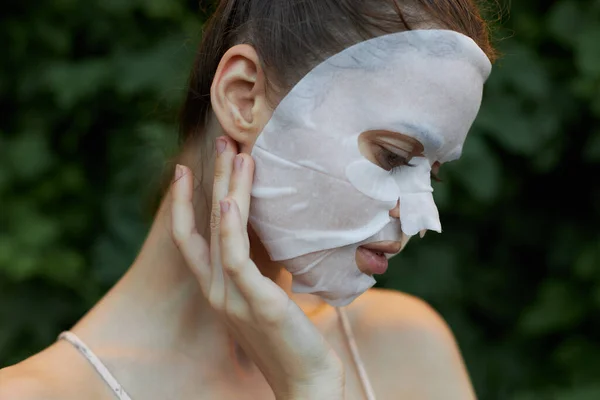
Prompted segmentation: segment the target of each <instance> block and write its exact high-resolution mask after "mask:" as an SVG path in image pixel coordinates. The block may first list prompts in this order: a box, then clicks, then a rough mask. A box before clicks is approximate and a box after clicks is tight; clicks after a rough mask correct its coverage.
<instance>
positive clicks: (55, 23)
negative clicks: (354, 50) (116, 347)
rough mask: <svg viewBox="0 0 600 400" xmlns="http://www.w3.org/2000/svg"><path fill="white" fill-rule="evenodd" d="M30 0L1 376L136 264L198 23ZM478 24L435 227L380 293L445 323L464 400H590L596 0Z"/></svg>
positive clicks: (4, 247)
mask: <svg viewBox="0 0 600 400" xmlns="http://www.w3.org/2000/svg"><path fill="white" fill-rule="evenodd" d="M27 3H28V2H25V1H14V0H9V1H5V2H3V6H2V12H1V13H0V43H2V44H3V46H2V51H1V52H0V367H1V366H5V365H9V364H11V363H14V362H17V361H19V360H21V359H23V358H25V357H27V356H28V355H31V354H32V353H34V352H36V351H39V350H40V349H42V348H43V347H45V346H47V345H48V344H50V343H51V342H52V341H53V340H54V338H55V337H56V335H57V333H59V332H60V331H61V330H63V329H65V328H68V327H70V326H71V325H72V324H73V323H74V322H75V321H76V320H77V319H78V318H79V317H80V316H81V315H82V314H83V313H84V312H85V311H86V310H87V309H89V308H90V307H91V306H92V305H93V304H94V303H95V302H96V301H97V300H98V298H99V297H100V296H101V295H102V294H103V293H104V292H105V291H106V290H107V288H109V287H110V286H111V285H112V284H113V283H114V282H115V281H116V280H117V279H118V278H119V277H120V276H121V274H122V273H123V272H124V271H125V269H126V268H127V267H128V266H129V264H130V263H131V261H132V260H133V258H134V257H135V255H136V252H137V250H138V248H139V245H140V243H141V241H142V240H143V238H144V234H145V232H146V230H147V228H148V223H149V221H150V218H149V216H150V215H151V214H150V210H151V205H152V201H151V198H152V194H153V193H155V190H156V186H157V185H158V183H159V181H160V179H161V175H162V171H163V170H164V163H165V160H166V159H167V158H168V157H169V156H172V155H173V154H174V151H175V149H176V133H175V132H176V130H175V125H174V124H175V114H176V109H177V106H178V104H179V101H180V99H181V98H182V90H183V88H184V85H185V80H186V77H187V72H188V69H189V68H190V62H191V59H192V57H193V54H194V51H195V46H196V44H197V42H198V40H199V32H200V28H201V24H202V20H203V19H204V16H202V14H201V13H199V12H198V7H197V3H196V2H195V1H184V0H128V1H124V0H87V1H85V2H83V1H77V0H39V1H37V2H35V6H31V5H29V4H27ZM489 15H490V17H491V18H492V19H493V20H497V21H496V22H494V25H495V26H496V28H495V36H496V39H497V44H498V47H499V48H500V50H501V52H502V54H503V56H502V59H501V60H500V61H499V62H498V63H497V64H496V65H495V69H494V71H493V73H492V77H491V79H490V81H489V83H488V85H487V89H486V93H485V99H484V104H483V108H482V110H481V113H480V116H479V118H478V120H477V122H476V126H475V127H474V129H473V131H472V133H471V136H470V138H469V139H468V140H467V145H466V148H465V154H464V157H463V158H462V159H461V160H460V161H457V162H455V163H452V164H450V165H447V166H445V167H444V171H443V172H442V174H441V175H442V178H443V180H444V182H443V183H441V184H436V185H435V196H436V200H437V201H438V204H439V208H440V213H441V216H442V223H443V225H444V230H445V233H444V235H436V234H431V233H430V234H428V235H427V236H426V238H425V239H423V240H418V239H415V240H414V242H413V243H411V246H409V248H408V250H407V251H406V252H405V253H403V254H402V255H401V256H399V257H398V260H397V265H396V266H395V267H394V268H391V269H390V272H389V273H388V275H387V276H385V277H384V279H382V280H381V282H380V284H381V285H382V286H385V287H390V288H395V289H399V290H403V291H406V292H409V293H414V294H416V295H418V296H421V297H422V298H424V299H425V300H427V301H428V302H430V303H431V304H432V305H433V306H434V307H435V308H436V309H438V310H439V311H440V312H441V313H442V314H443V316H444V317H445V318H446V319H447V321H448V322H449V324H450V325H451V327H452V329H453V331H454V333H455V334H456V336H457V339H458V341H459V343H460V346H461V348H462V350H463V352H464V356H465V359H466V361H467V364H468V367H469V370H470V372H471V375H472V378H473V381H474V384H475V386H476V389H477V392H478V394H479V396H480V398H481V399H483V400H488V399H490V400H491V399H515V400H528V399H559V400H593V399H600V336H599V334H600V323H599V322H598V321H599V318H598V312H599V311H600V237H599V235H598V230H597V225H598V224H599V223H600V221H599V216H600V186H599V180H598V174H599V172H600V124H599V123H598V122H599V119H600V1H598V0H586V1H583V0H582V1H574V0H560V1H548V0H526V1H518V2H514V3H513V4H512V5H510V4H504V5H502V7H501V9H494V8H492V11H491V12H490V13H489Z"/></svg>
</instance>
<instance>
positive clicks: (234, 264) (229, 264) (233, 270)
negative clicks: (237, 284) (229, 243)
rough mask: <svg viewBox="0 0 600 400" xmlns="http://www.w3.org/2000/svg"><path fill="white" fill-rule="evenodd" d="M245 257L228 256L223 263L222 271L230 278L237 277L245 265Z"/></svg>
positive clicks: (238, 255) (237, 255)
mask: <svg viewBox="0 0 600 400" xmlns="http://www.w3.org/2000/svg"><path fill="white" fill-rule="evenodd" d="M245 258H246V257H243V256H241V255H240V254H235V255H234V254H229V255H227V257H226V258H225V259H224V261H223V269H224V270H225V272H227V275H229V276H231V277H232V278H235V277H238V276H239V275H240V274H241V273H242V271H243V269H244V267H245V265H246V259H245Z"/></svg>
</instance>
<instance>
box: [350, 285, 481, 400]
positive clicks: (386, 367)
mask: <svg viewBox="0 0 600 400" xmlns="http://www.w3.org/2000/svg"><path fill="white" fill-rule="evenodd" d="M348 314H349V318H350V320H351V323H352V327H353V330H354V331H355V335H356V338H357V341H358V346H359V347H360V348H361V355H364V356H363V357H364V358H365V362H366V363H367V364H370V368H369V369H371V370H377V371H376V372H377V374H378V375H379V376H383V377H387V379H385V378H384V379H382V380H380V381H379V384H380V385H381V386H385V387H386V388H387V390H400V391H402V392H404V393H406V396H408V397H407V398H413V399H420V398H424V399H425V398H426V399H438V398H439V399H444V400H451V399H460V400H465V399H473V398H474V397H475V396H474V394H473V389H472V386H471V383H470V380H469V377H468V374H467V371H466V368H465V366H464V362H463V359H462V356H461V354H460V351H459V349H458V345H457V343H456V340H455V338H454V335H453V334H452V331H451V330H450V328H449V326H448V324H447V323H446V322H445V321H444V319H443V318H442V316H441V315H440V314H439V313H438V312H437V311H435V310H434V309H433V308H432V307H431V306H430V305H429V304H427V303H426V302H425V301H423V300H421V299H419V298H417V297H414V296H411V295H408V294H405V293H401V292H397V291H393V290H385V289H372V290H369V291H368V292H367V293H365V294H364V295H363V296H361V297H359V298H358V299H357V300H356V301H354V302H353V303H352V305H351V306H350V307H349V312H348ZM400 377H401V378H400ZM384 381H385V382H384Z"/></svg>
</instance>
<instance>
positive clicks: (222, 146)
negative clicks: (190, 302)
mask: <svg viewBox="0 0 600 400" xmlns="http://www.w3.org/2000/svg"><path fill="white" fill-rule="evenodd" d="M215 147H216V151H217V154H216V159H215V176H214V181H213V195H212V209H211V213H210V236H211V239H210V253H211V273H212V274H211V279H210V281H211V283H210V293H209V294H208V296H209V301H211V302H213V303H215V304H218V303H222V301H223V296H224V295H225V277H224V275H223V270H222V269H221V251H220V250H219V226H220V223H221V210H220V205H219V202H220V201H221V200H223V199H224V198H225V196H227V193H228V191H229V181H230V178H231V173H232V172H233V158H234V157H235V155H236V154H237V146H236V144H235V142H233V141H232V140H231V139H229V138H228V137H226V136H222V137H219V138H217V140H216V143H215Z"/></svg>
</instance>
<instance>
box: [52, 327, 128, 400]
mask: <svg viewBox="0 0 600 400" xmlns="http://www.w3.org/2000/svg"><path fill="white" fill-rule="evenodd" d="M61 339H62V340H65V341H67V342H69V343H71V345H73V347H75V349H77V351H79V352H80V353H81V355H83V356H84V357H85V358H86V359H87V360H88V361H89V363H90V364H91V365H92V367H94V369H95V370H96V372H98V374H99V375H100V377H101V378H102V379H103V380H104V382H106V384H107V385H108V386H109V387H110V388H111V390H112V391H113V393H114V394H115V396H116V397H117V398H118V399H119V400H131V397H129V395H128V394H127V392H126V391H125V389H123V387H122V386H121V385H120V384H119V382H117V380H116V379H115V377H114V376H113V374H111V373H110V371H109V370H108V369H107V368H106V366H105V365H104V364H103V363H102V361H100V359H99V358H98V357H97V356H96V355H95V354H94V352H93V351H92V350H91V349H90V348H89V347H87V345H86V344H85V343H83V341H81V339H79V338H78V337H77V335H75V334H74V333H73V332H68V331H66V332H63V333H61V334H60V335H59V336H58V340H61Z"/></svg>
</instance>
